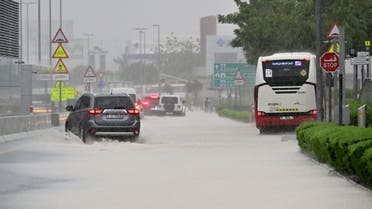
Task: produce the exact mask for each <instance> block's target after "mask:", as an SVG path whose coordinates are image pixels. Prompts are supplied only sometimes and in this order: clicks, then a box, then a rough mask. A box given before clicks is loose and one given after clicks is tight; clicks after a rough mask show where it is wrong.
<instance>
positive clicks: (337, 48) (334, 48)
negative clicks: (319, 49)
mask: <svg viewBox="0 0 372 209" xmlns="http://www.w3.org/2000/svg"><path fill="white" fill-rule="evenodd" d="M327 51H328V52H336V53H340V44H339V43H336V44H331V45H330V46H329V48H328V50H327Z"/></svg>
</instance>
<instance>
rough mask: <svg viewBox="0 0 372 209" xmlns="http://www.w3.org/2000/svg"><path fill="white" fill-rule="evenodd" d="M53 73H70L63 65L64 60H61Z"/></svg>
mask: <svg viewBox="0 0 372 209" xmlns="http://www.w3.org/2000/svg"><path fill="white" fill-rule="evenodd" d="M53 73H68V70H67V68H66V65H65V64H64V63H63V61H62V59H59V60H58V62H57V64H56V66H55V67H54V70H53Z"/></svg>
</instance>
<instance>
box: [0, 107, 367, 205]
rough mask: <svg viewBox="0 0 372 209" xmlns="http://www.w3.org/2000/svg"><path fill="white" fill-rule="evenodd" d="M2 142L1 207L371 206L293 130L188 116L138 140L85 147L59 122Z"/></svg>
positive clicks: (161, 123)
mask: <svg viewBox="0 0 372 209" xmlns="http://www.w3.org/2000/svg"><path fill="white" fill-rule="evenodd" d="M13 138H14V140H12V141H10V142H6V143H1V144H0V185H1V187H0V208H4V209H88V208H89V209H123V208H125V209H247V208H254V209H281V208H283V209H298V208H302V209H304V208H309V209H314V208H316V209H323V208H324V209H332V208H335V209H353V208H355V209H370V208H372V193H371V191H370V190H368V189H365V188H363V187H361V186H359V185H357V184H355V183H354V182H352V181H350V180H348V179H346V178H344V177H342V176H340V175H339V174H337V172H334V171H333V170H332V168H329V167H328V166H326V165H324V164H319V163H318V162H316V161H314V160H313V159H311V158H309V157H308V156H306V155H304V154H303V153H302V152H301V151H300V150H299V148H298V145H297V141H296V137H295V135H294V133H293V132H286V133H270V134H267V135H260V134H259V133H258V130H257V129H256V128H255V126H254V124H246V123H240V122H235V121H232V120H229V119H225V118H219V117H218V116H217V115H216V114H213V113H204V112H188V113H187V115H186V117H179V116H177V117H172V116H165V117H156V116H146V117H145V118H144V119H143V120H142V133H141V136H140V139H139V142H138V143H129V142H117V141H111V140H106V139H103V140H102V141H99V142H94V143H93V144H90V145H86V144H83V143H81V141H80V140H79V139H78V138H77V137H76V136H73V135H71V134H70V135H65V133H64V132H63V128H62V127H58V128H51V129H47V130H42V131H36V132H31V133H28V134H27V135H26V137H25V136H24V135H22V137H21V136H20V137H19V138H18V139H17V137H14V136H13Z"/></svg>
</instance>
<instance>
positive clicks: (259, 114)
mask: <svg viewBox="0 0 372 209" xmlns="http://www.w3.org/2000/svg"><path fill="white" fill-rule="evenodd" d="M256 114H257V116H258V117H262V116H265V113H264V112H261V111H258V112H257V113H256Z"/></svg>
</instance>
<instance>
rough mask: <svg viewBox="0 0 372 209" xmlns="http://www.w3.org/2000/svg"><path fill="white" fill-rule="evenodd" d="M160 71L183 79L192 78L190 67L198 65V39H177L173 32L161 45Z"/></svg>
mask: <svg viewBox="0 0 372 209" xmlns="http://www.w3.org/2000/svg"><path fill="white" fill-rule="evenodd" d="M162 48H163V50H162V60H163V66H162V69H161V70H162V72H163V73H166V74H170V75H173V76H177V77H181V78H184V79H188V80H189V79H191V78H192V69H193V68H194V67H197V66H199V65H200V52H199V51H200V47H199V40H194V39H193V38H191V37H190V38H188V39H186V40H179V39H178V38H177V37H176V36H175V35H174V34H173V33H172V34H171V36H169V37H167V39H166V42H165V44H164V46H163V47H162Z"/></svg>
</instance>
